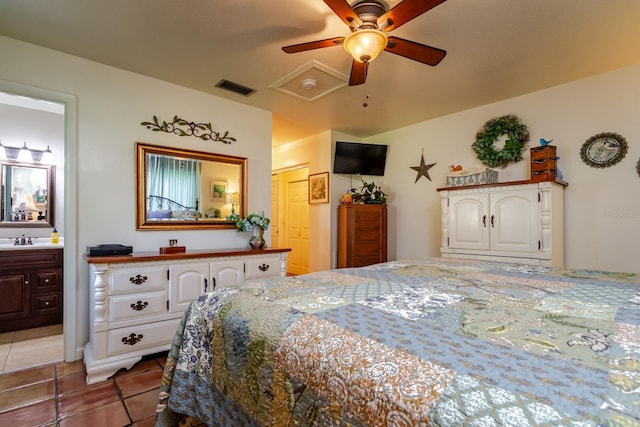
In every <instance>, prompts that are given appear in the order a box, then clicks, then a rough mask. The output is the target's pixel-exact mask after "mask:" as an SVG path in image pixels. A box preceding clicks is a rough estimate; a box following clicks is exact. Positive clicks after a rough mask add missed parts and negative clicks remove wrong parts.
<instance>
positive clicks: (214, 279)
mask: <svg viewBox="0 0 640 427" xmlns="http://www.w3.org/2000/svg"><path fill="white" fill-rule="evenodd" d="M211 280H212V281H213V288H211V289H212V290H213V289H215V288H216V278H215V277H212V278H211Z"/></svg>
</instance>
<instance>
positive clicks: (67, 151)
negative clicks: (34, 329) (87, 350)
mask: <svg viewBox="0 0 640 427" xmlns="http://www.w3.org/2000/svg"><path fill="white" fill-rule="evenodd" d="M0 90H1V91H3V92H11V93H14V94H16V95H25V96H28V97H31V98H34V99H41V100H44V101H55V102H58V103H61V104H63V105H64V165H63V169H64V202H63V206H64V207H63V209H64V251H63V252H64V266H63V272H64V273H63V276H64V279H63V291H62V300H63V307H64V309H63V322H62V330H63V337H64V360H65V362H72V361H74V360H81V359H82V356H83V350H84V343H82V344H80V345H78V337H77V329H76V319H77V308H78V307H77V306H78V302H77V298H76V278H77V275H78V264H79V262H80V261H81V260H79V259H78V245H77V239H78V236H77V224H78V222H77V217H76V206H77V191H76V187H77V185H76V182H77V178H76V174H77V147H78V140H77V98H76V96H74V95H69V94H65V93H60V92H55V91H51V90H46V89H40V88H36V87H32V86H27V85H22V84H19V83H14V82H9V81H6V80H0Z"/></svg>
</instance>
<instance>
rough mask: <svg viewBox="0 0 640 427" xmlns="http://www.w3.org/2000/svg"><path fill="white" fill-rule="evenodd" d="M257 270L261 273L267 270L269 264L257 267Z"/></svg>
mask: <svg viewBox="0 0 640 427" xmlns="http://www.w3.org/2000/svg"><path fill="white" fill-rule="evenodd" d="M258 270H260V271H262V272H264V271H267V270H269V264H262V265H260V266H258Z"/></svg>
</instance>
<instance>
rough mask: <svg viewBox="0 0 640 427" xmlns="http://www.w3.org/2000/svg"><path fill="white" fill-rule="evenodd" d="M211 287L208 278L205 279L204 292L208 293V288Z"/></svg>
mask: <svg viewBox="0 0 640 427" xmlns="http://www.w3.org/2000/svg"><path fill="white" fill-rule="evenodd" d="M208 287H209V283H208V282H207V278H206V277H205V278H204V291H205V292H207V288H208Z"/></svg>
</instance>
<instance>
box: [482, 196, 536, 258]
mask: <svg viewBox="0 0 640 427" xmlns="http://www.w3.org/2000/svg"><path fill="white" fill-rule="evenodd" d="M489 209H490V211H491V216H490V218H489V223H490V229H491V237H490V240H491V250H493V251H510V252H514V251H516V252H538V240H539V238H538V230H539V226H538V191H537V189H533V188H532V189H526V190H513V191H497V192H494V193H491V197H490V208H489Z"/></svg>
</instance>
